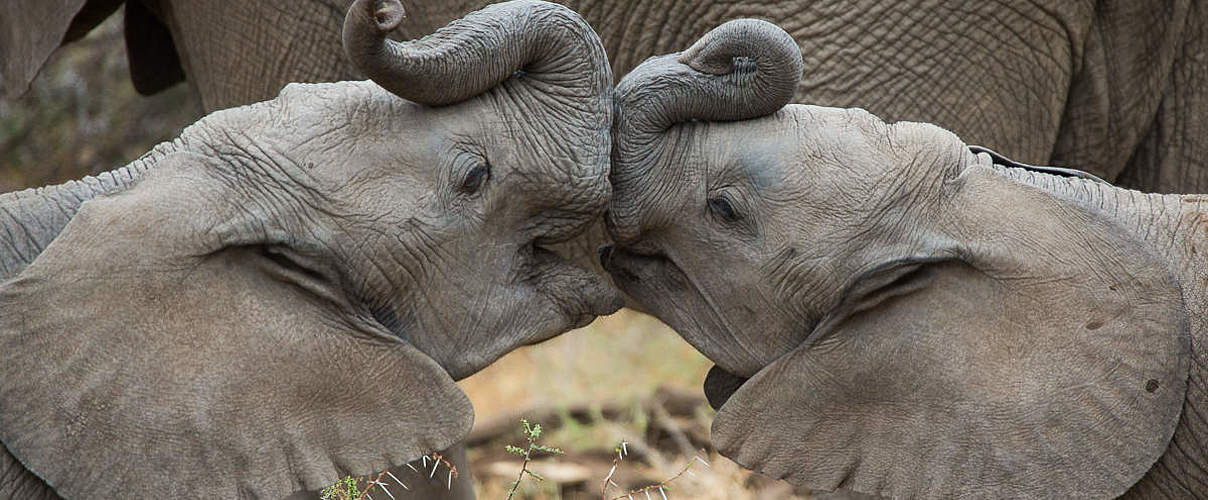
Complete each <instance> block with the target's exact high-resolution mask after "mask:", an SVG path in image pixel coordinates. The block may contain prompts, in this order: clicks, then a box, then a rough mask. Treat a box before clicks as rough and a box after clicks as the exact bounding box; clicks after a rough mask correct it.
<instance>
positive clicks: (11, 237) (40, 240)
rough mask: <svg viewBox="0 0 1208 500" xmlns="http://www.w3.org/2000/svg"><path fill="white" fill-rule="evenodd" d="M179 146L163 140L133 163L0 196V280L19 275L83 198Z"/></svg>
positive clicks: (120, 186)
mask: <svg viewBox="0 0 1208 500" xmlns="http://www.w3.org/2000/svg"><path fill="white" fill-rule="evenodd" d="M180 148H181V143H180V141H179V140H177V141H174V142H165V143H162V144H160V145H158V146H156V147H155V148H154V149H152V150H151V151H150V152H148V153H147V154H145V155H143V156H142V157H141V158H139V159H137V160H134V161H133V162H131V163H129V164H127V165H125V166H123V167H120V168H117V169H114V170H111V171H108V172H102V173H99V174H96V175H90V176H87V177H84V178H82V179H79V180H74V181H68V182H64V183H62V184H58V185H54V186H46V187H40V188H29V189H25V190H22V191H13V192H10V193H4V194H0V248H4V249H5V251H4V252H0V279H6V278H11V277H13V276H15V275H16V274H17V273H20V272H21V271H22V270H23V269H25V268H26V266H28V265H29V264H30V263H31V262H33V261H34V259H36V258H37V257H38V255H39V254H41V253H42V250H43V249H45V248H46V246H47V245H49V244H50V242H51V241H54V239H55V238H56V237H58V236H59V233H60V232H61V231H63V228H64V227H65V226H67V223H68V222H70V221H71V218H72V217H74V216H75V214H76V212H78V211H79V209H80V206H81V205H83V204H84V202H86V201H88V200H91V199H93V198H96V197H99V196H104V195H107V194H112V193H117V192H120V191H123V190H125V189H127V188H129V187H130V186H132V185H134V183H135V182H136V181H137V180H138V179H139V178H140V177H141V176H142V175H143V174H144V173H145V172H146V171H147V170H148V169H150V168H152V167H153V166H154V165H155V162H156V161H157V160H158V159H160V158H163V157H164V156H165V155H168V154H170V153H172V152H174V151H176V150H178V149H180Z"/></svg>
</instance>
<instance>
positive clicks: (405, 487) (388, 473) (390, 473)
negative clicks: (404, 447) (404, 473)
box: [386, 471, 411, 490]
mask: <svg viewBox="0 0 1208 500" xmlns="http://www.w3.org/2000/svg"><path fill="white" fill-rule="evenodd" d="M386 475H387V476H390V479H393V480H394V482H396V483H398V485H399V486H402V487H403V489H404V490H409V489H411V488H408V487H407V485H405V484H403V482H402V481H399V480H398V478H397V477H394V473H393V472H390V471H386Z"/></svg>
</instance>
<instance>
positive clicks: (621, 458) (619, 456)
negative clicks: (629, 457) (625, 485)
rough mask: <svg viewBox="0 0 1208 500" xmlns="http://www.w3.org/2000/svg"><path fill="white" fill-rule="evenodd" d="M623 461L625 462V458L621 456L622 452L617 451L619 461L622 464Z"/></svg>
mask: <svg viewBox="0 0 1208 500" xmlns="http://www.w3.org/2000/svg"><path fill="white" fill-rule="evenodd" d="M621 460H625V457H623V456H621V450H617V461H618V462H620V461H621Z"/></svg>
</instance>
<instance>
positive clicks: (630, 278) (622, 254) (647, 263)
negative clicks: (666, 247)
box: [600, 245, 671, 285]
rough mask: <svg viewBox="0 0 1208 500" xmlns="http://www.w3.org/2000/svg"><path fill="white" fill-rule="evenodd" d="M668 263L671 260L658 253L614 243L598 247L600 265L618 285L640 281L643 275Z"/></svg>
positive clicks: (647, 275)
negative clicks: (635, 250) (644, 251)
mask: <svg viewBox="0 0 1208 500" xmlns="http://www.w3.org/2000/svg"><path fill="white" fill-rule="evenodd" d="M669 264H671V261H670V260H669V259H667V257H665V256H663V255H660V254H644V253H637V252H634V251H632V250H630V249H628V248H624V247H618V246H614V245H604V246H602V247H600V266H601V267H603V268H604V270H605V271H608V274H611V275H612V276H613V278H614V279H616V280H617V281H618V285H620V284H621V283H622V282H624V283H629V284H637V283H641V282H642V281H643V279H644V278H645V277H649V276H651V275H653V274H654V273H655V272H657V271H658V270H659V269H661V268H662V267H663V266H666V265H669Z"/></svg>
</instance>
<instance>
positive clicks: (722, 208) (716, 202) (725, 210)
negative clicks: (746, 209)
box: [709, 196, 738, 221]
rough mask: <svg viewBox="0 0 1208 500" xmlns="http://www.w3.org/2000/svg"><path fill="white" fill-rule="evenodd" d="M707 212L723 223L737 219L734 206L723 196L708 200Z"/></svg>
mask: <svg viewBox="0 0 1208 500" xmlns="http://www.w3.org/2000/svg"><path fill="white" fill-rule="evenodd" d="M709 211H710V212H712V213H713V215H714V216H717V217H718V218H720V219H721V220H723V221H733V220H735V219H737V218H738V213H737V212H735V211H734V205H733V204H732V203H730V200H727V199H726V198H725V197H723V196H715V197H713V198H709Z"/></svg>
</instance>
